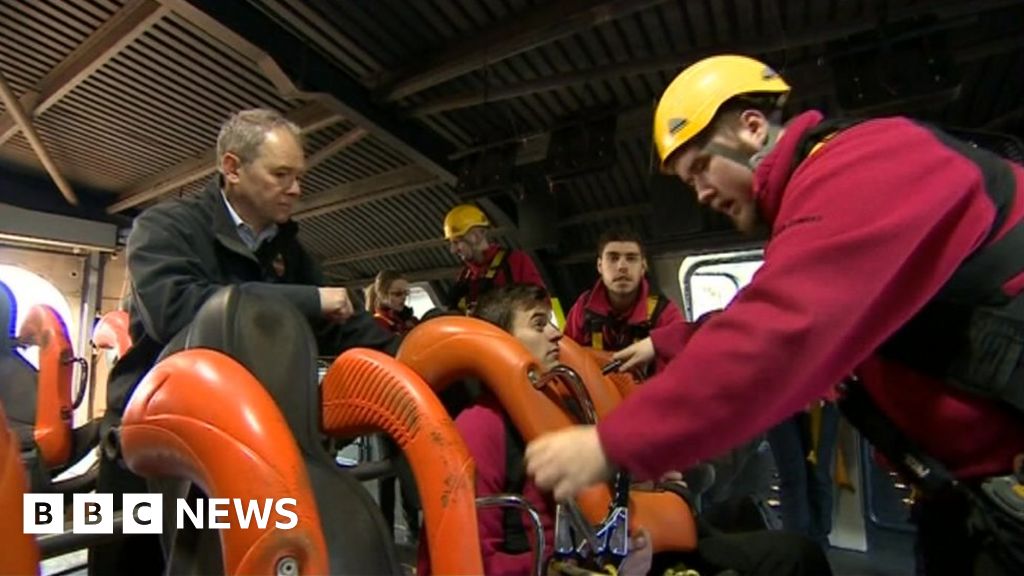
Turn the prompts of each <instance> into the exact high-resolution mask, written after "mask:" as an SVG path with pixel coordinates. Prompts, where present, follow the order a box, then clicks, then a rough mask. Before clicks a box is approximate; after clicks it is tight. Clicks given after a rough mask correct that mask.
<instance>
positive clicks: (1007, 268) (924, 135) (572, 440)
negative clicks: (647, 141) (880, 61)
mask: <svg viewBox="0 0 1024 576" xmlns="http://www.w3.org/2000/svg"><path fill="white" fill-rule="evenodd" d="M788 92H789V86H788V85H787V84H786V83H785V82H784V81H783V80H782V78H781V77H780V76H779V75H778V74H777V73H776V72H775V71H774V70H773V69H772V68H770V67H769V66H767V65H765V64H764V63H762V62H758V61H757V60H753V59H751V58H746V57H742V56H715V57H711V58H707V59H705V60H701V61H700V62H697V63H696V64H693V65H692V66H690V67H689V68H687V69H685V70H684V71H683V72H682V73H680V74H679V75H678V76H677V77H676V78H675V80H674V81H673V82H672V83H671V84H670V85H669V86H668V88H667V89H666V90H665V92H664V94H663V96H662V98H661V100H660V102H659V103H658V107H657V110H656V112H655V116H654V139H655V146H656V148H657V152H658V157H659V160H660V162H661V167H662V168H663V170H664V171H666V172H668V173H671V174H675V175H676V176H678V177H679V178H680V179H681V180H683V181H684V182H685V183H686V184H688V185H689V186H690V187H691V188H693V190H694V191H695V193H696V195H697V199H698V200H699V201H700V202H701V203H702V204H704V205H706V206H709V207H710V208H712V209H713V210H716V211H718V212H721V213H723V214H726V215H727V216H728V217H729V218H730V219H731V220H732V221H733V223H734V224H735V225H736V227H737V228H738V229H739V230H741V231H743V232H745V233H749V234H758V233H766V234H767V237H768V240H767V244H766V247H765V261H764V265H763V267H762V268H761V269H760V270H759V271H758V273H757V275H755V277H754V279H753V281H752V282H751V284H750V285H749V286H748V287H747V288H745V289H744V290H743V291H741V292H740V294H739V295H738V296H737V297H736V299H735V300H733V302H732V303H731V304H730V305H729V307H728V308H727V309H726V310H725V311H723V312H722V313H721V314H719V315H718V316H717V317H715V318H712V319H711V320H709V321H708V322H706V323H705V324H704V325H703V326H702V327H701V328H700V329H699V330H697V331H696V332H693V331H690V332H687V333H685V334H684V332H683V331H684V330H685V327H686V325H685V324H684V325H679V326H672V327H667V328H665V329H662V330H654V331H652V333H651V336H650V337H649V338H647V339H645V340H642V341H640V342H638V343H636V344H634V345H633V346H631V347H629V348H626V349H625V350H622V351H621V352H619V353H617V355H616V356H617V357H619V358H620V359H622V360H624V364H623V366H622V368H621V369H623V370H628V369H630V368H632V367H633V366H635V365H636V364H639V363H642V362H648V361H650V360H651V359H652V358H654V357H655V355H656V354H657V356H658V357H661V358H671V360H670V361H669V363H668V365H667V366H666V367H665V368H664V370H663V371H661V372H660V373H659V374H658V375H656V376H655V377H653V378H652V379H650V380H649V381H648V382H647V383H646V384H645V385H644V386H643V387H642V388H641V389H640V390H639V391H638V392H637V393H635V394H633V395H632V396H631V397H629V398H628V399H627V400H626V401H624V402H623V403H622V404H621V405H620V406H619V407H618V409H616V410H615V411H613V412H612V413H611V414H609V415H607V416H606V417H605V418H604V419H603V420H602V421H601V423H600V424H598V425H597V426H596V427H583V426H580V427H575V428H572V429H568V430H563V431H560V432H557V433H553V434H549V435H546V436H544V437H541V438H539V439H537V440H535V441H534V442H533V443H531V444H530V446H529V447H528V449H527V452H526V458H527V464H528V470H529V472H530V473H531V474H532V475H533V476H534V478H535V480H536V482H537V484H538V485H539V486H541V487H542V488H546V489H551V490H553V491H554V493H555V497H556V499H559V500H561V499H565V498H569V497H572V496H573V495H575V494H576V493H577V492H578V491H579V490H580V489H582V488H584V487H586V486H587V485H590V484H592V483H595V482H597V481H600V480H603V479H606V478H608V477H609V475H610V474H611V470H612V467H623V468H625V469H627V470H628V471H629V472H631V473H632V474H633V477H634V478H639V479H643V478H657V477H658V476H659V475H660V474H662V473H664V472H666V471H669V470H685V469H687V468H688V467H690V466H692V465H693V464H694V463H695V462H697V461H700V460H703V459H707V458H710V457H714V456H715V455H717V454H719V453H721V452H723V451H725V450H727V449H729V448H731V447H733V446H736V445H738V444H740V443H741V442H743V441H745V440H747V439H749V438H751V437H753V436H754V435H755V434H757V433H760V432H762V431H764V430H766V429H767V428H769V427H771V426H772V425H774V424H776V423H778V422H780V421H782V420H783V419H785V418H786V417H788V416H789V415H791V414H793V413H795V412H796V411H798V410H800V409H801V408H803V407H804V406H806V405H807V404H808V403H810V402H812V401H815V400H817V399H819V398H821V397H822V396H824V395H825V394H826V393H827V392H828V391H829V388H830V387H831V386H832V385H833V384H834V383H835V382H839V381H842V380H843V379H844V378H845V377H846V376H847V375H849V374H851V373H856V374H858V376H859V377H860V380H861V383H860V384H858V385H856V386H853V387H850V388H849V389H848V391H847V397H846V399H845V400H844V403H845V405H846V406H845V407H844V411H846V413H847V415H848V417H849V418H850V419H851V421H854V422H855V423H857V424H858V426H859V427H860V428H861V429H862V431H864V432H865V434H868V435H869V437H871V438H872V440H873V441H874V439H875V438H876V437H879V436H878V435H877V434H875V431H877V430H885V431H887V433H886V434H884V435H885V436H888V437H889V438H890V439H891V438H896V439H897V441H896V442H888V441H885V440H884V439H882V441H883V442H884V443H885V444H887V446H886V447H883V446H880V445H879V443H878V442H876V445H879V447H880V448H892V450H890V451H891V452H894V453H896V456H897V458H899V460H898V462H903V463H910V462H913V463H914V465H907V466H904V467H903V468H901V471H902V472H903V473H904V474H907V475H908V476H909V477H910V478H912V479H913V480H915V481H916V482H917V485H918V487H919V488H922V491H923V496H922V497H921V498H920V499H919V500H918V502H917V503H916V504H915V515H916V517H917V519H918V538H919V562H921V564H922V567H923V569H924V570H925V571H926V572H927V573H929V574H932V573H943V574H947V573H948V574H973V573H981V572H983V573H985V574H1001V573H1005V574H1010V573H1013V574H1020V573H1024V571H1022V570H1024V547H1022V546H1020V544H1019V543H1020V542H1021V541H1024V519H1022V518H1024V515H1020V514H1018V515H1017V516H1014V513H1013V512H1012V508H1013V506H1012V500H1013V498H1014V497H1019V495H1020V494H1021V493H1024V486H1022V485H1021V484H1020V483H1019V480H1017V479H1014V477H1013V476H1011V475H1009V474H1010V473H1011V471H1013V469H1014V467H1015V466H1020V464H1016V465H1015V464H1014V456H1015V455H1017V454H1019V453H1021V452H1024V393H1021V390H1024V358H1022V356H1021V346H1020V345H1019V342H1021V335H1022V334H1024V296H1022V292H1024V224H1022V222H1024V167H1021V166H1019V165H1016V164H1013V163H1011V162H1009V161H1006V160H1004V159H1002V158H999V157H998V156H996V155H994V154H991V153H988V152H986V151H983V150H981V149H979V148H977V147H974V146H971V145H970V144H967V143H964V142H961V141H959V140H957V139H955V138H953V137H951V136H949V135H948V134H945V133H944V132H942V131H940V130H937V129H935V128H933V127H930V126H927V125H923V124H919V123H916V122H914V121H912V120H909V119H907V118H902V117H892V118H881V119H872V120H862V121H826V120H824V119H823V117H822V115H821V114H820V113H818V112H815V111H810V112H805V113H803V114H800V115H797V116H796V117H794V118H793V119H791V120H790V121H789V122H788V123H787V124H786V125H785V126H784V127H783V126H782V125H780V123H779V121H778V119H777V118H776V115H777V114H778V110H779V108H780V107H781V105H782V103H783V101H784V99H785V97H786V95H787V94H788ZM680 326H681V328H680ZM1011 334H1015V335H1016V336H1010V335H1011ZM1014 342H1016V343H1017V344H1014ZM684 344H685V347H684ZM957 387H959V389H958V388H957ZM901 451H902V452H901ZM910 456H912V457H913V458H914V460H911V459H909V458H908V457H910ZM922 463H925V464H922ZM1016 472H1017V475H1018V476H1017V478H1024V473H1021V471H1020V470H1019V469H1018V470H1017V471H1016ZM1013 486H1015V487H1016V488H1014V489H1013V490H1010V489H1008V488H1007V487H1013ZM1018 489H1019V490H1018ZM1015 494H1017V496H1014V495H1015ZM993 495H995V496H993ZM1008 502H1010V503H1011V504H1007V503H1008ZM979 518H981V519H982V520H981V521H979ZM993 519H994V520H993ZM992 522H994V524H993V523H992ZM1011 542H1016V543H1017V544H1008V543H1011ZM951 543H952V545H951Z"/></svg>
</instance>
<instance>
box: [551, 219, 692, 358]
mask: <svg viewBox="0 0 1024 576" xmlns="http://www.w3.org/2000/svg"><path fill="white" fill-rule="evenodd" d="M597 273H598V274H599V275H600V277H599V278H598V280H597V282H596V283H595V284H594V287H593V288H591V289H590V290H587V291H586V292H584V293H583V294H581V295H580V297H579V298H578V299H577V300H576V303H575V304H573V306H572V309H571V310H569V316H568V318H567V319H566V326H565V335H566V336H568V337H569V338H572V339H573V340H575V341H576V342H578V343H579V344H580V345H582V346H589V347H591V348H594V349H595V350H607V351H609V352H615V351H618V350H622V349H623V348H625V347H626V346H629V345H630V344H632V343H634V342H636V341H638V340H643V339H644V338H646V337H647V335H648V334H649V333H650V331H651V330H652V329H653V328H661V327H662V326H668V325H670V324H676V323H680V322H683V321H684V320H683V313H682V311H680V310H679V306H678V305H676V303H675V302H673V301H671V300H669V299H668V298H667V297H665V296H664V295H663V294H659V293H658V292H657V291H655V290H652V289H651V285H650V283H649V282H648V281H647V278H646V273H647V257H646V255H645V254H644V245H643V243H642V242H641V240H640V235H639V234H637V233H636V232H633V231H631V230H609V231H608V232H605V233H604V234H602V235H601V238H600V240H598V243H597Z"/></svg>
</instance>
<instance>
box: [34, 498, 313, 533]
mask: <svg viewBox="0 0 1024 576" xmlns="http://www.w3.org/2000/svg"><path fill="white" fill-rule="evenodd" d="M295 506H296V502H295V499H294V498H280V499H277V500H274V499H272V498H264V499H262V500H243V499H241V498H208V499H204V498H198V499H196V500H195V501H192V502H190V501H189V500H187V499H185V498H178V499H176V502H175V507H174V508H175V509H174V515H175V520H176V526H177V528H178V529H179V530H181V529H182V528H185V527H186V526H189V525H191V526H194V527H195V528H200V529H203V528H209V529H214V530H225V529H228V528H234V527H238V528H243V529H247V528H250V527H254V528H259V529H261V530H263V529H265V528H267V526H269V525H270V524H271V522H272V521H273V526H274V528H277V529H279V530H291V529H292V528H295V526H296V525H297V524H298V523H299V517H298V515H297V514H296V513H295V510H294V508H295ZM71 508H72V509H71V531H72V532H74V533H76V534H113V533H114V514H115V513H116V511H117V510H116V509H115V508H114V495H113V494H75V495H74V499H73V501H72V504H71ZM120 509H121V510H122V512H123V513H122V520H121V533H123V534H160V533H161V532H163V526H164V500H163V497H162V496H161V495H160V494H124V495H123V496H122V498H121V508H120ZM22 518H23V525H24V530H23V531H24V532H25V534H61V533H63V532H64V518H65V516H64V496H63V495H62V494H25V495H24V498H23V499H22Z"/></svg>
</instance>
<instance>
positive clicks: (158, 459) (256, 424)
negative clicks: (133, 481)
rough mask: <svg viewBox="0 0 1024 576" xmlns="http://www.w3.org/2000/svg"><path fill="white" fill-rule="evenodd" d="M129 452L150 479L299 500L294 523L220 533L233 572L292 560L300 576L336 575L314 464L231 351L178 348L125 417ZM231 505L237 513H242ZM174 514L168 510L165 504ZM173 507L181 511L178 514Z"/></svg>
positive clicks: (234, 494) (266, 570) (214, 494)
mask: <svg viewBox="0 0 1024 576" xmlns="http://www.w3.org/2000/svg"><path fill="white" fill-rule="evenodd" d="M121 452H122V454H123V455H124V460H125V463H126V464H127V465H128V468H129V469H130V470H131V471H132V472H135V473H136V474H139V475H141V476H145V477H156V476H173V477H178V478H185V479H187V480H190V481H192V482H194V483H195V484H197V485H198V486H199V487H200V488H202V489H203V491H204V492H205V493H206V494H207V495H208V497H210V498H240V499H241V500H242V502H243V506H245V505H248V501H249V500H257V501H258V502H259V503H260V504H261V505H262V503H263V502H264V499H265V498H272V499H273V501H274V502H275V503H276V502H277V501H278V499H280V498H294V499H295V502H296V505H295V506H294V507H289V508H288V510H290V511H292V512H294V513H295V514H296V516H298V523H297V524H296V525H295V526H294V527H293V528H292V529H288V530H285V529H280V528H277V527H276V526H275V523H276V522H277V521H281V522H288V521H289V518H287V517H284V516H279V515H277V514H276V513H274V512H272V513H271V515H270V521H269V522H268V523H267V525H266V527H265V528H259V527H258V526H257V525H256V524H255V522H253V523H251V524H250V525H249V527H248V528H240V527H239V526H238V523H237V516H236V515H235V513H234V512H232V513H231V515H230V516H229V517H228V521H230V522H231V525H232V527H231V528H229V529H224V530H221V531H220V542H221V547H222V549H223V554H224V573H225V574H229V575H231V574H274V573H276V572H275V566H276V564H277V562H278V561H279V560H280V559H281V558H285V557H292V558H294V559H295V560H296V561H297V562H298V563H299V573H301V574H326V573H327V572H328V562H327V545H326V543H325V542H324V537H323V533H322V532H321V528H320V516H319V514H318V513H317V507H316V500H315V498H314V496H313V490H312V487H311V486H310V483H309V476H308V475H307V473H306V466H305V463H304V461H303V458H302V456H301V454H300V452H299V447H298V445H297V444H296V443H295V439H294V437H293V436H292V433H291V430H290V429H289V428H288V424H287V423H286V422H285V419H284V416H282V415H281V412H280V410H278V408H277V405H276V404H275V403H274V400H273V399H272V398H271V397H270V395H269V394H268V393H267V392H266V390H264V389H263V386H262V385H260V383H259V382H258V381H257V380H256V379H255V378H254V377H253V376H252V374H250V373H249V372H248V371H247V370H246V369H245V368H243V367H242V366H241V365H240V364H239V363H238V362H236V361H235V360H233V359H231V358H230V357H228V356H226V355H224V354H221V353H219V352H215V351H213V350H202V349H193V350H185V351H182V352H178V353H176V354H174V355H172V356H169V357H168V358H166V359H164V360H163V361H161V362H160V363H159V364H157V365H156V366H155V367H154V368H153V369H152V370H150V372H149V373H148V374H147V375H146V376H145V378H143V379H142V381H141V382H140V383H139V385H138V387H137V388H136V389H135V392H134V393H133V394H132V397H131V400H130V401H129V402H128V406H127V408H126V410H125V414H124V419H123V420H122V422H121ZM233 506H234V505H233V504H232V510H234V508H233ZM164 513H165V514H167V513H168V511H166V510H165V511H164ZM170 513H171V514H173V513H174V512H173V511H171V512H170Z"/></svg>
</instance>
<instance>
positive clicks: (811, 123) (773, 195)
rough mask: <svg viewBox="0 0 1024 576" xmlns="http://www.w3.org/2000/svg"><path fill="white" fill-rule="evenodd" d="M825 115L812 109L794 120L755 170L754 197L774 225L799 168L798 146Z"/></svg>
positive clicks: (771, 225) (762, 213) (767, 220)
mask: <svg viewBox="0 0 1024 576" xmlns="http://www.w3.org/2000/svg"><path fill="white" fill-rule="evenodd" d="M823 118H824V117H823V116H822V114H821V112H818V111H815V110H811V111H808V112H804V113H803V114H800V115H798V116H796V117H794V118H793V119H792V120H790V121H789V123H788V124H786V132H785V134H783V135H782V138H780V139H779V142H778V143H777V144H776V145H775V149H774V150H772V152H771V153H770V154H768V156H766V157H765V158H764V160H763V161H761V164H760V165H758V167H757V170H755V171H754V200H755V201H756V202H757V206H758V209H759V210H760V212H761V216H762V217H763V218H764V219H765V220H766V222H767V224H768V225H769V226H770V227H774V226H775V219H776V218H777V217H778V215H779V207H780V206H781V205H782V195H783V192H784V191H785V189H786V185H787V184H788V183H789V179H790V177H791V176H792V175H793V172H794V170H795V169H796V165H795V163H794V160H795V159H796V155H797V147H798V145H799V144H800V141H801V140H802V139H803V137H804V134H806V133H807V132H808V131H809V130H811V129H812V128H814V127H815V126H817V125H818V124H820V123H821V121H822V119H823Z"/></svg>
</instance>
